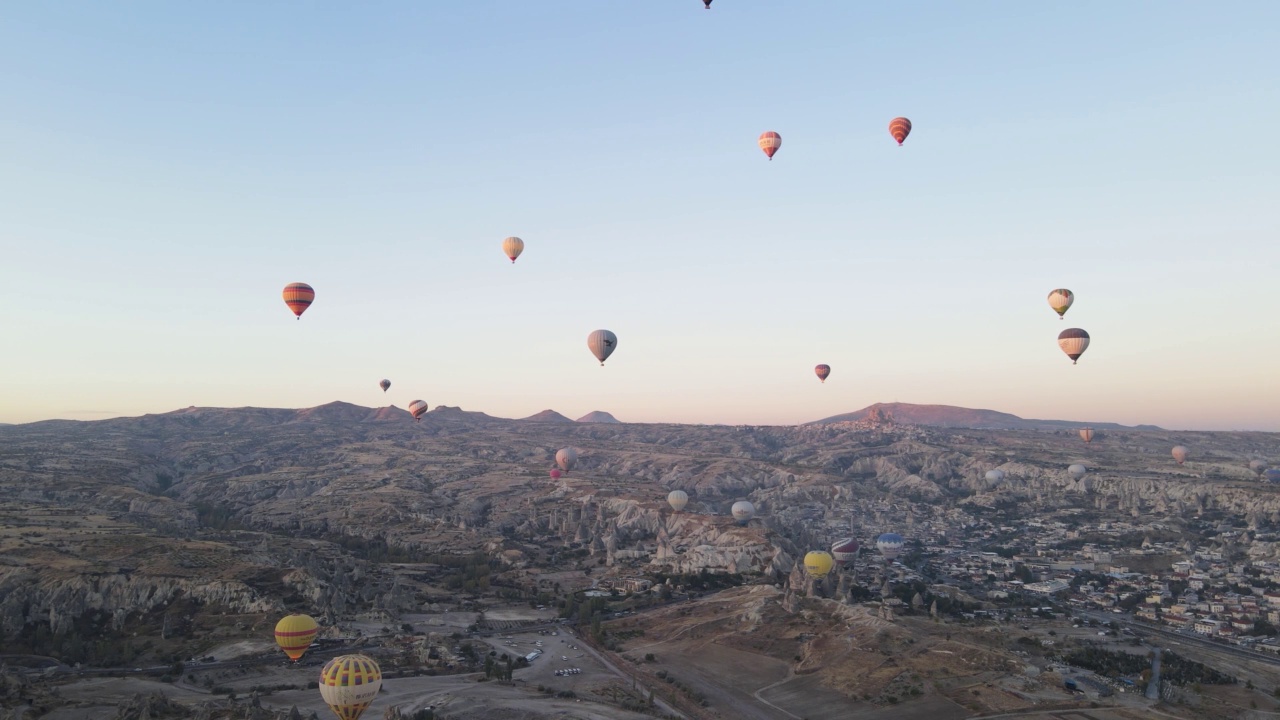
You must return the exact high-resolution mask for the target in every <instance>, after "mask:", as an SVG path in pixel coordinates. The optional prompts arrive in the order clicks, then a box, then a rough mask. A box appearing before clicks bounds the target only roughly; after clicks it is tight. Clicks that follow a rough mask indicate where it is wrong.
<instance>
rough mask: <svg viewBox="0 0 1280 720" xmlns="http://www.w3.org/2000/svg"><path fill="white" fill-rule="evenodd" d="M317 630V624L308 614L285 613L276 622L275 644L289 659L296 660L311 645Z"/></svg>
mask: <svg viewBox="0 0 1280 720" xmlns="http://www.w3.org/2000/svg"><path fill="white" fill-rule="evenodd" d="M318 630H319V626H318V625H316V621H315V619H314V618H312V617H311V616H310V615H303V614H302V613H293V614H292V615H286V616H284V617H283V618H280V622H278V623H276V644H277V645H279V646H280V649H281V650H283V651H284V654H285V655H288V656H289V659H290V660H293V661H294V662H297V661H298V659H299V658H301V657H302V656H303V655H304V654H305V653H306V652H307V648H309V647H311V643H312V642H313V641H314V640H315V639H316V632H317V631H318Z"/></svg>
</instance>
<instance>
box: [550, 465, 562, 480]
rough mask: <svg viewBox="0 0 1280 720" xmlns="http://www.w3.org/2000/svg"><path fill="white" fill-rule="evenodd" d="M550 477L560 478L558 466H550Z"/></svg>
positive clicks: (553, 478)
mask: <svg viewBox="0 0 1280 720" xmlns="http://www.w3.org/2000/svg"><path fill="white" fill-rule="evenodd" d="M551 479H552V480H559V479H560V470H559V469H558V468H551Z"/></svg>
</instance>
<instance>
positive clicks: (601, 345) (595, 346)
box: [587, 330, 618, 367]
mask: <svg viewBox="0 0 1280 720" xmlns="http://www.w3.org/2000/svg"><path fill="white" fill-rule="evenodd" d="M587 347H588V348H589V349H590V350H591V354H592V355H595V356H596V359H597V360H599V361H600V366H601V367H603V366H604V361H605V360H607V359H608V358H609V356H610V355H612V354H613V351H614V350H616V349H617V348H618V336H617V335H614V334H613V333H611V332H609V331H608V330H596V331H594V332H592V333H591V334H590V335H588V336H587Z"/></svg>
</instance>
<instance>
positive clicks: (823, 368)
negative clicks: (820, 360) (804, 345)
mask: <svg viewBox="0 0 1280 720" xmlns="http://www.w3.org/2000/svg"><path fill="white" fill-rule="evenodd" d="M813 372H814V374H815V375H817V376H818V379H819V380H821V381H822V382H824V383H825V382H826V381H827V377H828V376H830V375H831V366H830V365H819V366H817V367H815V368H814V369H813Z"/></svg>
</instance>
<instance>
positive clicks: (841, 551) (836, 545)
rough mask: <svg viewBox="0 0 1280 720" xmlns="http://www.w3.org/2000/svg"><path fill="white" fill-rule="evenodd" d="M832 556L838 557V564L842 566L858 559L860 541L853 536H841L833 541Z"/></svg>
mask: <svg viewBox="0 0 1280 720" xmlns="http://www.w3.org/2000/svg"><path fill="white" fill-rule="evenodd" d="M831 556H832V557H834V558H835V559H836V564H837V565H841V566H843V565H844V564H845V563H847V562H850V561H852V560H855V559H857V557H858V541H857V540H854V539H853V538H840V539H839V540H837V541H835V542H833V543H831Z"/></svg>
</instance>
